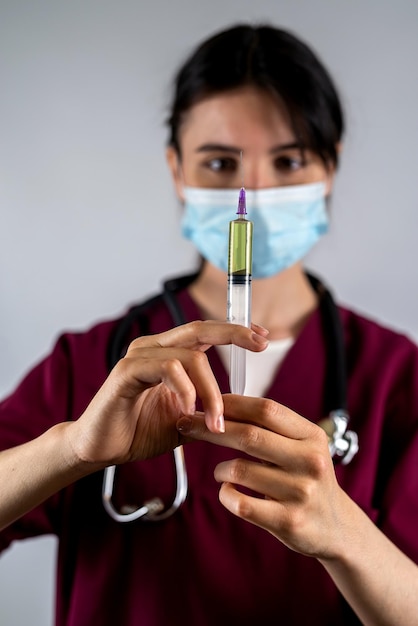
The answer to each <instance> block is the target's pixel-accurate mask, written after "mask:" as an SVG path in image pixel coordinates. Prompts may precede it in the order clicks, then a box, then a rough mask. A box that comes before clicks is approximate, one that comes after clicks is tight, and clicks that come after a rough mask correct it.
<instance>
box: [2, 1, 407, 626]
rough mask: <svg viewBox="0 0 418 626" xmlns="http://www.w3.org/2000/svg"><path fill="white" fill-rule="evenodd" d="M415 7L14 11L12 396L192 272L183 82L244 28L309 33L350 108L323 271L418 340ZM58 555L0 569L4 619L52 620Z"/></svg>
mask: <svg viewBox="0 0 418 626" xmlns="http://www.w3.org/2000/svg"><path fill="white" fill-rule="evenodd" d="M255 5H257V6H255ZM417 7H418V5H417V3H415V2H411V1H409V0H397V2H394V1H393V0H365V1H364V0H363V1H362V0H354V1H353V0H351V1H349V0H346V1H343V0H341V1H337V0H334V1H333V0H328V1H327V0H294V1H293V2H290V1H280V0H258V1H257V3H254V1H253V0H251V1H250V0H240V1H239V2H238V1H237V0H235V1H234V0H222V1H217V0H212V1H211V2H208V1H206V2H197V1H192V0H177V1H175V2H167V0H154V1H153V2H150V3H145V2H141V1H137V2H134V1H129V0H119V1H118V2H116V1H107V2H106V1H101V2H99V1H94V0H92V1H89V0H72V1H71V2H61V1H58V0H49V1H48V0H47V1H44V2H41V1H39V0H0V86H1V92H0V93H1V95H0V220H1V228H0V243H1V245H0V297H1V301H0V302H1V304H0V354H1V359H0V393H1V395H4V394H5V393H7V392H8V391H9V390H10V389H11V388H13V386H14V385H15V384H16V383H17V381H18V380H19V378H20V377H21V376H22V374H23V373H24V372H25V371H26V370H27V368H28V367H29V366H30V365H31V364H33V363H34V362H35V361H37V360H38V359H39V358H40V357H41V356H42V355H44V354H45V353H46V352H47V351H48V350H49V349H50V347H51V345H52V342H53V341H54V340H55V338H56V337H57V334H58V333H59V332H60V331H61V330H63V329H83V328H86V327H88V326H89V325H91V324H92V323H94V322H96V321H98V320H99V319H103V318H105V317H109V316H113V315H115V314H118V313H120V312H121V311H122V310H124V309H125V307H126V306H127V305H128V304H130V303H132V302H133V301H136V300H138V299H140V298H142V297H144V296H146V295H149V294H151V293H154V292H155V291H156V290H157V289H158V286H159V283H160V280H161V278H162V277H165V276H167V275H172V274H175V273H177V272H182V271H183V270H188V269H190V268H191V267H192V266H193V264H194V258H195V257H194V252H193V250H192V248H191V246H190V245H188V244H187V243H184V242H183V241H182V239H181V237H180V234H179V231H178V221H179V215H180V209H179V207H178V206H177V203H176V202H175V200H174V196H173V193H172V188H171V183H170V181H169V178H168V174H167V171H166V167H165V161H164V143H165V137H166V135H165V129H164V126H163V120H164V118H165V114H166V104H167V102H168V97H169V84H170V80H171V76H172V73H173V70H174V69H175V67H176V66H177V64H178V63H179V62H180V61H181V60H182V59H183V58H184V56H185V54H187V53H188V52H189V50H190V49H191V46H193V45H194V44H195V43H196V42H197V41H198V40H199V38H201V37H202V36H206V35H207V34H208V33H210V32H212V31H213V29H215V28H218V27H221V26H225V25H229V24H230V23H232V22H234V21H236V20H237V19H244V20H245V19H255V20H264V19H268V20H272V21H274V22H276V23H277V24H281V25H283V26H285V27H288V28H291V29H292V30H294V31H295V32H297V33H298V34H299V35H301V36H303V37H304V38H306V39H307V41H308V42H310V43H311V44H312V45H313V46H314V47H315V49H316V50H317V51H318V52H319V54H320V55H321V56H322V58H323V59H324V60H325V62H326V64H327V65H328V67H329V68H330V70H331V72H332V73H333V75H334V77H335V79H336V82H337V84H338V85H339V87H340V90H341V93H342V96H343V98H344V100H345V105H346V113H347V123H348V132H347V136H346V140H345V150H344V154H343V158H342V165H341V171H340V174H339V177H338V182H337V185H336V189H335V194H334V199H333V203H332V214H333V218H332V222H333V223H332V232H331V234H330V235H328V236H327V237H326V238H325V240H324V241H323V242H322V244H321V245H320V246H319V247H318V248H317V249H316V250H315V251H314V252H313V253H312V254H311V256H310V258H309V266H310V267H311V268H312V269H315V270H316V271H317V272H318V273H320V274H321V275H322V276H323V277H324V278H325V279H326V280H327V281H328V282H329V283H330V284H331V285H332V286H333V288H334V292H335V294H336V295H337V296H338V298H339V300H340V301H342V302H343V303H346V304H349V305H350V306H352V307H354V308H356V309H357V310H359V311H361V312H363V313H367V314H368V315H369V316H371V317H373V318H375V319H378V320H381V321H382V322H384V323H386V324H388V325H390V326H392V327H394V328H397V329H404V330H405V331H406V332H407V333H408V334H409V335H411V336H413V337H415V338H417V337H418V298H417V297H416V293H415V289H416V286H417V278H418V276H417V269H416V266H417V262H418V244H417V231H418V217H417V193H416V186H417V172H416V169H417V164H418V142H417V137H418V133H417V129H418V121H417V120H418V116H417V114H416V109H417V101H418V81H417V72H416V64H417V59H418V37H417V26H418V20H417V18H418V8H417ZM5 479H7V478H5V477H1V480H5ZM55 549H56V545H55V541H54V540H53V539H51V538H44V539H38V540H32V541H28V542H25V543H22V544H21V545H19V546H13V547H12V548H11V549H10V550H8V551H7V552H6V554H5V555H4V556H3V558H2V559H1V560H0V623H1V624H4V625H7V626H8V625H16V626H19V625H23V624H25V625H26V624H28V623H31V624H37V625H38V624H39V625H48V624H51V623H52V611H53V608H52V606H53V599H52V598H53V579H54V557H55ZM104 549H105V547H104Z"/></svg>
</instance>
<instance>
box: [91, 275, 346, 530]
mask: <svg viewBox="0 0 418 626" xmlns="http://www.w3.org/2000/svg"><path fill="white" fill-rule="evenodd" d="M196 277H197V274H191V275H187V276H181V277H179V278H173V279H170V280H167V281H165V283H164V286H163V291H162V293H161V294H159V295H157V296H155V297H153V298H150V299H149V300H147V301H146V302H143V303H142V304H140V305H138V306H136V307H133V308H132V309H131V310H130V311H129V313H128V314H127V315H126V316H125V317H124V318H123V319H122V320H121V321H120V323H119V324H118V326H117V327H116V329H115V331H114V333H113V336H112V337H111V340H110V342H109V348H108V366H109V369H111V368H112V367H113V366H114V365H115V364H116V362H117V361H118V360H119V359H120V358H121V356H122V355H123V354H124V352H125V350H126V348H127V343H128V338H129V335H130V333H131V332H132V327H133V324H135V323H139V324H140V328H141V334H142V335H146V334H147V333H148V318H147V315H146V311H147V309H149V307H150V306H152V305H153V304H154V303H155V302H156V301H158V300H161V299H162V300H163V301H164V303H165V305H166V306H167V308H168V310H169V312H170V315H171V317H172V319H173V323H174V325H175V326H179V325H181V324H185V323H186V319H185V317H184V314H183V311H182V310H181V307H180V305H179V302H178V299H177V292H179V291H181V290H182V289H185V288H186V287H187V286H188V285H190V284H191V283H192V282H193V280H195V278H196ZM307 278H308V279H309V282H310V283H311V286H312V287H313V289H314V290H315V292H316V293H317V294H318V296H319V298H318V299H319V310H320V316H321V321H322V326H323V332H324V338H325V348H326V363H327V372H326V380H327V385H326V398H325V403H326V405H327V406H328V407H329V413H328V417H326V418H325V419H323V420H321V421H320V422H318V424H319V425H320V426H321V427H322V428H323V429H324V430H325V432H326V433H327V435H328V447H329V451H330V454H331V457H332V459H333V461H334V463H342V464H343V465H347V464H348V463H350V461H351V460H352V459H353V457H354V456H355V454H356V453H357V451H358V437H357V434H356V433H355V432H353V431H352V430H348V428H347V427H348V422H349V414H348V410H347V375H346V363H345V350H344V336H343V329H342V323H341V319H340V314H339V311H338V308H337V306H336V304H335V302H334V299H333V297H332V295H331V293H330V291H329V290H328V289H327V288H326V287H325V286H324V285H323V283H322V282H321V281H320V280H318V278H316V277H315V276H313V275H312V274H309V273H307ZM173 454H174V465H175V472H176V492H175V496H174V499H173V501H172V503H171V504H170V505H169V506H168V507H167V506H165V505H164V503H163V502H162V500H161V499H160V498H152V499H150V500H148V501H146V502H144V503H143V504H142V506H140V507H139V508H135V509H132V508H128V507H125V508H123V509H121V510H117V509H116V508H115V506H114V504H113V502H112V495H113V488H114V482H115V475H116V466H115V465H112V466H109V467H107V468H106V469H105V471H104V477H103V490H102V500H103V505H104V508H105V509H106V511H107V512H108V514H109V515H110V516H111V517H112V518H113V519H114V520H116V521H117V522H132V521H134V520H137V519H141V520H143V521H150V522H157V521H160V520H164V519H167V518H168V517H170V516H171V515H173V513H175V512H176V511H177V510H178V508H179V507H180V506H181V505H182V504H183V502H184V501H185V499H186V496H187V471H186V463H185V459H184V451H183V446H178V447H177V448H175V449H174V451H173Z"/></svg>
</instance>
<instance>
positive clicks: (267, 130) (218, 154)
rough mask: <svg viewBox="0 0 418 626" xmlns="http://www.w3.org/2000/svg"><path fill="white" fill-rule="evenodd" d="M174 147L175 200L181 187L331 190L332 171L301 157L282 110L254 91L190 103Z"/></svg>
mask: <svg viewBox="0 0 418 626" xmlns="http://www.w3.org/2000/svg"><path fill="white" fill-rule="evenodd" d="M179 144H180V151H181V160H180V161H179V158H178V155H177V152H176V151H175V150H174V149H173V148H171V147H170V148H168V149H167V159H168V163H169V167H170V170H171V173H172V175H173V179H174V183H175V185H176V190H177V193H178V195H179V197H180V199H182V198H183V194H182V189H183V186H185V185H187V186H190V187H211V188H238V187H241V186H244V187H246V188H247V189H262V188H267V187H279V186H284V185H300V184H304V183H312V182H319V181H325V182H326V183H327V194H328V193H329V192H330V191H331V186H332V180H333V173H334V168H328V169H327V168H325V166H324V164H323V162H322V161H321V159H320V158H319V156H317V155H316V154H314V153H312V152H310V151H308V150H305V151H303V153H302V151H301V146H300V145H298V144H297V140H296V137H295V135H294V132H293V130H292V129H291V125H290V123H289V120H288V116H287V114H286V112H285V110H284V108H281V107H280V106H279V105H278V103H277V101H276V100H275V99H273V97H272V96H270V95H269V94H268V93H267V92H265V91H263V90H260V89H257V88H255V87H241V88H238V89H234V90H231V91H228V92H224V93H222V94H217V95H213V96H210V97H208V98H206V99H205V100H202V101H201V102H199V103H197V104H195V105H194V106H193V107H191V109H190V110H189V111H188V113H187V114H186V116H185V119H184V121H183V123H182V125H181V127H180V131H179ZM241 151H242V153H243V167H242V169H241V164H240V153H241Z"/></svg>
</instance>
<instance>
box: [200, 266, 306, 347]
mask: <svg viewBox="0 0 418 626" xmlns="http://www.w3.org/2000/svg"><path fill="white" fill-rule="evenodd" d="M226 290H227V278H226V274H225V273H224V272H222V271H221V270H219V269H218V268H216V267H214V266H213V265H211V264H210V263H205V264H204V266H203V268H202V271H201V273H200V274H199V276H198V278H197V279H196V280H195V281H194V282H193V283H192V285H191V286H190V287H189V292H190V295H191V296H192V298H193V299H194V301H195V302H196V303H197V305H198V306H199V308H200V310H201V313H202V317H203V318H204V319H218V320H224V319H225V316H226ZM316 306H317V297H316V294H315V292H314V291H313V290H312V288H311V286H310V284H309V281H308V279H307V278H306V276H305V273H304V271H303V269H302V267H301V265H300V264H296V265H293V266H292V267H291V268H289V269H287V270H285V271H284V272H281V273H280V274H277V275H275V276H272V277H271V278H263V279H259V280H253V283H252V315H251V316H252V320H253V321H254V322H255V323H256V324H260V325H261V326H264V327H265V328H268V330H269V331H270V335H269V338H270V339H280V338H283V337H296V336H297V335H298V333H299V332H300V330H301V328H302V327H303V325H304V324H305V321H306V319H307V318H308V317H309V315H310V314H311V313H312V312H313V310H314V309H315V308H316Z"/></svg>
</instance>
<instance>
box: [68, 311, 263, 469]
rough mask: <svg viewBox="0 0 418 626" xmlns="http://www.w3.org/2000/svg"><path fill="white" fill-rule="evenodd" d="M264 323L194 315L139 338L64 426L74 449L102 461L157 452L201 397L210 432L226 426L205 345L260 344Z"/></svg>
mask: <svg viewBox="0 0 418 626" xmlns="http://www.w3.org/2000/svg"><path fill="white" fill-rule="evenodd" d="M266 335H267V331H266V330H265V329H263V328H260V327H258V326H256V325H253V326H252V328H245V327H243V326H238V325H235V324H230V323H227V322H214V321H204V322H202V321H196V322H191V323H189V324H185V325H183V326H178V327H176V328H174V329H172V330H169V331H167V332H164V333H161V334H158V335H149V336H145V337H139V338H138V339H135V340H134V341H133V342H132V343H131V344H130V346H129V349H128V351H127V353H126V356H125V357H124V358H122V359H121V360H120V361H119V362H118V363H117V364H116V366H115V367H114V369H113V370H112V372H111V373H110V374H109V376H108V378H107V379H106V381H105V382H104V384H103V386H102V387H101V389H100V390H99V391H98V393H97V394H96V395H95V397H94V398H93V400H92V401H91V403H90V404H89V406H88V407H87V409H86V410H85V412H84V413H83V415H82V416H81V417H80V418H79V419H78V420H77V421H75V422H73V423H72V424H71V427H70V428H67V436H68V437H69V443H70V445H71V449H72V451H73V452H74V453H75V455H76V457H77V458H78V459H79V460H80V461H82V462H86V463H87V464H89V465H93V466H95V465H97V466H98V467H104V466H107V465H114V464H119V463H125V462H127V461H133V460H137V459H146V458H150V457H153V456H157V455H159V454H162V453H164V452H167V451H169V450H172V449H173V448H175V447H176V446H177V445H178V444H179V435H178V431H177V429H176V422H177V421H178V419H179V418H180V417H181V416H183V415H194V413H195V405H196V399H197V398H200V400H201V402H202V406H203V411H204V416H205V422H206V425H207V427H208V429H209V430H211V431H212V432H222V430H223V400H222V396H221V393H220V391H219V387H218V384H217V382H216V380H215V377H214V375H213V373H212V370H211V368H210V365H209V362H208V359H207V356H206V354H205V352H206V350H207V349H208V348H209V347H210V346H212V345H225V344H231V343H234V344H236V345H237V346H241V347H243V348H247V349H248V350H252V351H256V352H260V351H262V350H264V348H265V347H266V346H267V343H268V341H267V339H266Z"/></svg>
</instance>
